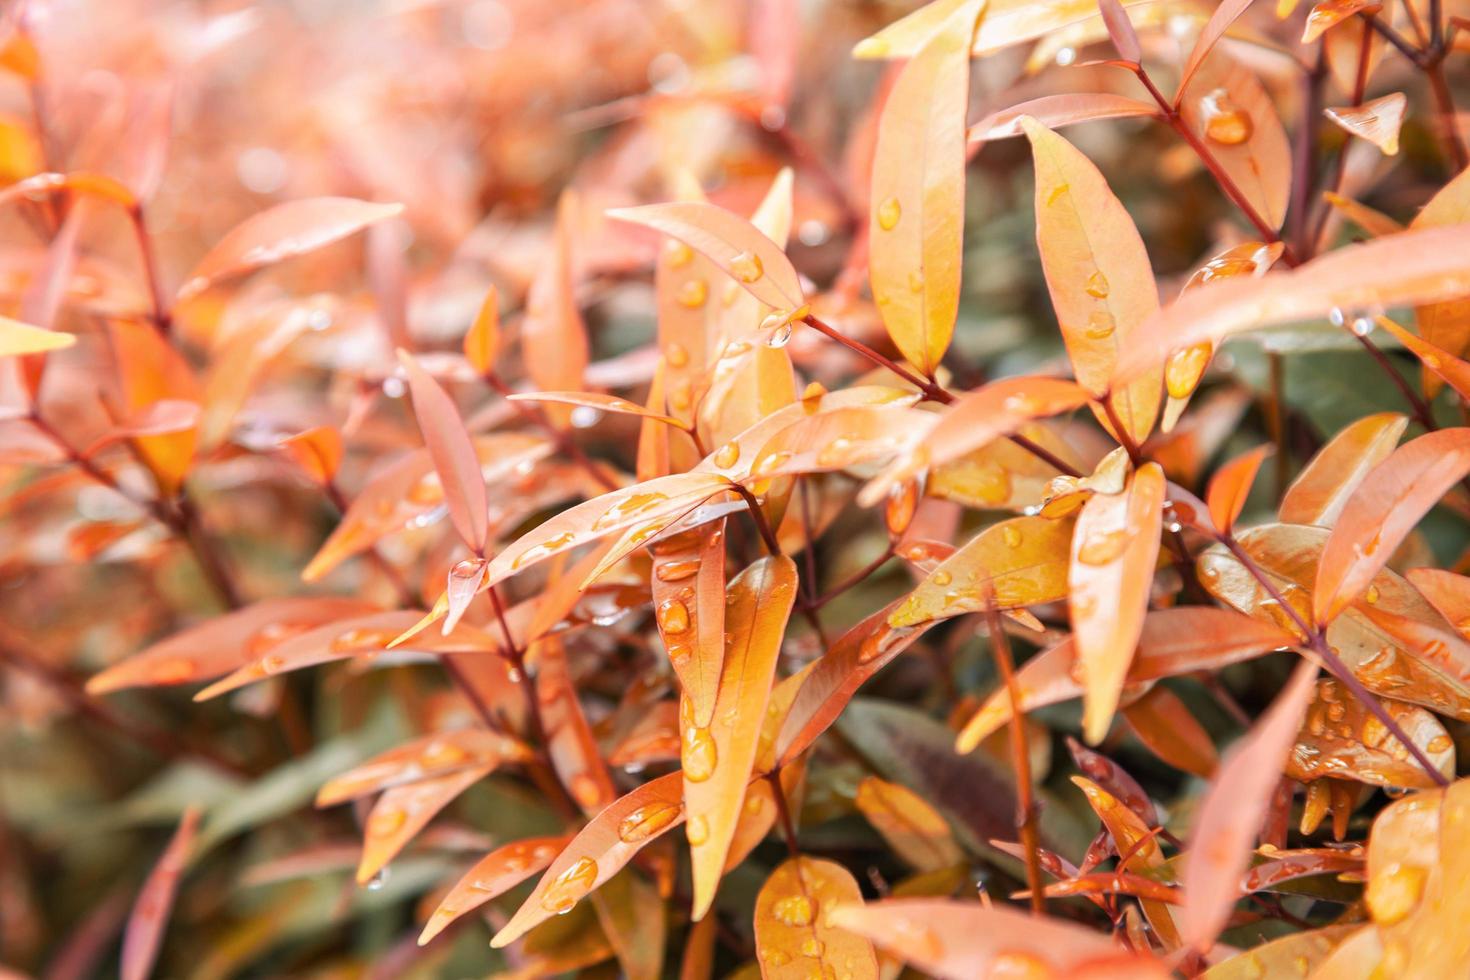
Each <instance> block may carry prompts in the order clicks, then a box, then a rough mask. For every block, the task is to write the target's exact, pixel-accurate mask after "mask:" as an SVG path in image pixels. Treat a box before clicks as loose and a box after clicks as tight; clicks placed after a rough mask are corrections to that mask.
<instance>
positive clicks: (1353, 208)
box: [1322, 191, 1404, 237]
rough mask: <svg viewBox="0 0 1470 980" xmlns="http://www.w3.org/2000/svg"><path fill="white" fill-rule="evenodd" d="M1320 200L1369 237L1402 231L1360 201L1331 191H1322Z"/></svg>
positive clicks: (1391, 219)
mask: <svg viewBox="0 0 1470 980" xmlns="http://www.w3.org/2000/svg"><path fill="white" fill-rule="evenodd" d="M1322 200H1324V201H1326V202H1327V203H1328V204H1330V205H1331V206H1332V209H1333V210H1334V211H1336V212H1337V213H1338V214H1340V215H1342V216H1343V217H1344V218H1346V219H1347V220H1349V221H1351V222H1352V223H1353V224H1355V225H1357V226H1358V227H1359V228H1361V229H1363V230H1364V231H1366V232H1367V233H1368V234H1369V236H1373V237H1381V236H1383V235H1397V234H1398V233H1399V232H1401V231H1403V230H1404V226H1403V225H1402V224H1401V223H1400V222H1398V221H1396V220H1395V219H1393V218H1390V217H1389V216H1388V215H1386V214H1384V213H1383V212H1382V211H1379V210H1377V209H1376V208H1370V207H1368V205H1366V204H1363V203H1362V202H1360V201H1355V200H1353V199H1352V198H1350V197H1343V196H1342V195H1341V194H1334V193H1333V192H1332V191H1323V192H1322Z"/></svg>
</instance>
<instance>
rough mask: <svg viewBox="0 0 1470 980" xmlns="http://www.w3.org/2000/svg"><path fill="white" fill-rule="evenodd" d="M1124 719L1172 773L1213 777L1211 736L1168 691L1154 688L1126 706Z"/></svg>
mask: <svg viewBox="0 0 1470 980" xmlns="http://www.w3.org/2000/svg"><path fill="white" fill-rule="evenodd" d="M1136 663H1137V661H1136V660H1135V664H1136ZM1131 673H1132V672H1131V671H1130V674H1131ZM1123 718H1124V720H1125V721H1127V722H1128V727H1129V729H1131V730H1132V732H1133V734H1134V736H1135V737H1136V738H1137V739H1138V740H1139V741H1140V742H1142V743H1143V744H1144V745H1145V746H1146V747H1147V748H1148V750H1149V751H1150V752H1152V753H1153V754H1154V755H1156V756H1158V757H1159V758H1160V759H1163V760H1164V761H1165V762H1167V763H1168V764H1169V765H1171V766H1173V767H1174V768H1175V769H1179V770H1181V771H1183V772H1190V773H1194V774H1195V775H1196V776H1199V777H1201V778H1202V779H1209V778H1210V776H1211V775H1213V774H1214V772H1215V766H1216V764H1217V763H1218V762H1219V757H1218V756H1217V754H1216V752H1215V743H1214V742H1213V741H1212V740H1211V739H1210V733H1209V732H1207V731H1205V728H1204V726H1203V725H1201V724H1200V723H1199V720H1198V719H1197V718H1195V716H1194V714H1193V713H1192V712H1190V710H1189V707H1188V706H1187V705H1186V704H1185V703H1184V702H1183V701H1182V700H1180V699H1179V696H1178V695H1176V694H1175V693H1174V692H1173V691H1171V690H1169V689H1168V688H1167V687H1154V688H1152V689H1150V690H1149V692H1148V693H1147V694H1145V695H1143V696H1142V697H1140V698H1139V699H1138V700H1136V701H1133V702H1131V703H1130V704H1128V705H1127V706H1126V707H1124V708H1123Z"/></svg>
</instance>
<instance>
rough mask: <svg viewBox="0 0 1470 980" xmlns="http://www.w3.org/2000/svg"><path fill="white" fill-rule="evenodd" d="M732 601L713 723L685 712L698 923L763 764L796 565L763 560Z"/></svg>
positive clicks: (684, 706) (741, 579)
mask: <svg viewBox="0 0 1470 980" xmlns="http://www.w3.org/2000/svg"><path fill="white" fill-rule="evenodd" d="M725 602H726V608H725V631H726V633H727V635H728V639H727V640H726V644H725V663H724V667H723V669H722V670H721V672H720V686H719V690H718V692H717V694H716V696H715V707H714V714H713V720H712V721H711V723H710V724H709V725H699V724H697V723H696V722H695V720H694V717H693V705H692V704H691V703H689V702H688V701H687V699H686V700H685V701H684V702H683V703H681V705H680V723H681V725H682V726H683V746H682V750H681V752H680V757H681V761H682V763H683V773H684V805H685V807H686V809H687V811H688V819H689V826H688V829H687V836H688V838H689V850H690V856H691V862H692V867H691V870H692V875H693V882H694V896H693V899H692V911H691V913H690V914H691V916H692V917H693V918H694V919H695V920H698V919H702V918H704V915H705V913H706V912H707V911H709V907H710V904H711V903H712V902H713V901H714V897H715V890H716V889H717V888H718V887H719V883H720V878H721V876H722V874H723V872H724V867H725V857H726V854H727V853H728V852H729V849H730V839H731V837H732V835H733V834H734V832H735V825H736V823H737V821H738V819H739V816H740V809H741V801H742V800H743V799H744V797H745V785H746V783H747V782H749V780H750V774H751V767H752V766H753V765H754V764H755V757H756V752H757V749H758V748H759V738H760V732H761V724H762V722H763V721H764V719H765V716H766V702H767V700H768V699H769V697H770V693H771V683H772V680H773V679H774V677H775V672H776V660H777V658H778V656H779V655H780V652H781V642H782V640H783V639H784V638H785V634H786V621H787V619H788V618H789V617H790V615H791V609H792V606H793V605H794V604H795V602H796V565H795V563H794V562H792V561H791V559H789V558H787V557H785V556H784V555H772V556H770V557H767V558H763V559H761V560H760V561H758V562H756V563H755V564H753V565H751V566H750V567H749V568H747V569H745V571H743V572H741V573H740V574H739V575H737V576H736V577H735V578H734V579H733V580H732V581H731V582H730V586H729V588H728V590H727V592H726V600H725Z"/></svg>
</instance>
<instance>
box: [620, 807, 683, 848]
mask: <svg viewBox="0 0 1470 980" xmlns="http://www.w3.org/2000/svg"><path fill="white" fill-rule="evenodd" d="M679 813H680V807H679V806H678V805H677V804H674V803H648V804H645V805H643V806H640V807H639V808H638V809H636V810H634V811H633V812H632V813H630V814H628V815H627V816H626V817H624V818H623V819H622V821H621V822H619V823H618V839H619V840H621V841H623V842H624V843H625V844H636V843H638V842H639V841H645V840H648V838H650V837H652V836H653V835H654V834H657V833H659V832H660V831H662V830H663V829H664V828H666V827H668V826H669V825H670V824H672V823H673V822H674V821H675V820H677V819H679Z"/></svg>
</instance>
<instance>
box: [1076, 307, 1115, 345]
mask: <svg viewBox="0 0 1470 980" xmlns="http://www.w3.org/2000/svg"><path fill="white" fill-rule="evenodd" d="M1117 329H1118V321H1117V320H1116V319H1114V317H1113V315H1112V314H1111V313H1109V312H1108V311H1107V310H1094V311H1093V312H1092V315H1091V316H1089V317H1088V318H1087V329H1086V330H1085V331H1083V332H1084V333H1086V334H1087V336H1088V337H1089V338H1090V339H1092V340H1106V339H1107V338H1108V337H1111V336H1112V335H1113V331H1114V330H1117Z"/></svg>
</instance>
